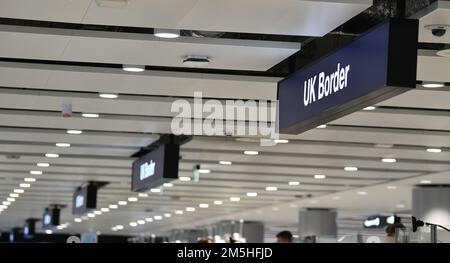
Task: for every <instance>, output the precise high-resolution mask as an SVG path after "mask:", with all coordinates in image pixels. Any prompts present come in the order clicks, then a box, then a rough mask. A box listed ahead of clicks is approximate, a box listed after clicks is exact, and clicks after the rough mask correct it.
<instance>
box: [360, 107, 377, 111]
mask: <svg viewBox="0 0 450 263" xmlns="http://www.w3.org/2000/svg"><path fill="white" fill-rule="evenodd" d="M376 109H377V108H376V107H374V106H369V107H365V108H364V109H363V110H365V111H372V110H376Z"/></svg>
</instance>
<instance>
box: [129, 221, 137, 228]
mask: <svg viewBox="0 0 450 263" xmlns="http://www.w3.org/2000/svg"><path fill="white" fill-rule="evenodd" d="M137 225H138V224H137V223H136V222H130V226H131V227H136V226H137Z"/></svg>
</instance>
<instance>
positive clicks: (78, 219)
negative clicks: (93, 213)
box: [73, 217, 83, 223]
mask: <svg viewBox="0 0 450 263" xmlns="http://www.w3.org/2000/svg"><path fill="white" fill-rule="evenodd" d="M73 221H74V222H76V223H81V222H83V219H81V218H79V217H77V218H75V219H73Z"/></svg>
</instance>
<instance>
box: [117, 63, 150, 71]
mask: <svg viewBox="0 0 450 263" xmlns="http://www.w3.org/2000/svg"><path fill="white" fill-rule="evenodd" d="M122 69H123V70H125V71H127V72H144V71H145V66H142V65H130V64H125V65H123V66H122Z"/></svg>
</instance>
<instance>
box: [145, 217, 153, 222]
mask: <svg viewBox="0 0 450 263" xmlns="http://www.w3.org/2000/svg"><path fill="white" fill-rule="evenodd" d="M145 221H147V222H149V223H151V222H153V218H151V217H146V218H145Z"/></svg>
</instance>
